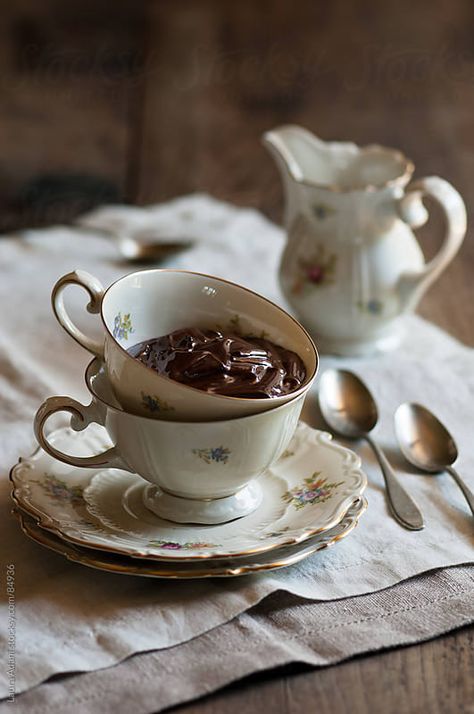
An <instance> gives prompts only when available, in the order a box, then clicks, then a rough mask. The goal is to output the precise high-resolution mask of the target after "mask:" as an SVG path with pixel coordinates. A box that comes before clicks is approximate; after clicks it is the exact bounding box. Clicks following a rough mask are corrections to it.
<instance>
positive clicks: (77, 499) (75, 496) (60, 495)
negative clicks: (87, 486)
mask: <svg viewBox="0 0 474 714" xmlns="http://www.w3.org/2000/svg"><path fill="white" fill-rule="evenodd" d="M36 483H38V484H39V486H40V488H42V489H43V491H44V492H45V493H47V494H48V496H49V497H50V498H52V499H53V500H54V501H57V502H59V503H64V502H69V503H82V502H83V496H82V494H83V488H82V486H70V485H69V484H67V483H66V482H65V481H63V480H62V479H59V478H57V477H56V476H53V474H44V479H43V480H42V481H36Z"/></svg>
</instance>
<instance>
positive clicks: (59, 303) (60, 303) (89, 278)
mask: <svg viewBox="0 0 474 714" xmlns="http://www.w3.org/2000/svg"><path fill="white" fill-rule="evenodd" d="M68 285H80V286H81V287H82V288H84V289H85V290H86V291H87V292H88V293H89V297H90V302H89V303H88V305H87V311H88V312H90V313H92V314H98V313H100V308H101V305H102V298H103V296H104V288H103V287H102V285H101V283H100V282H99V280H97V278H94V276H93V275H90V273H86V272H85V270H74V271H73V272H72V273H67V275H63V276H62V278H59V280H58V282H57V283H56V285H55V286H54V288H53V291H52V293H51V303H52V306H53V311H54V314H55V316H56V319H57V321H58V322H59V324H60V325H61V327H62V328H63V329H64V330H66V332H67V333H68V334H69V335H71V337H72V338H73V339H74V340H75V341H76V342H78V343H79V344H80V345H81V346H82V347H85V349H86V350H88V351H89V352H92V354H93V355H96V356H97V357H102V358H103V356H104V342H103V340H94V339H92V338H91V337H87V335H85V334H84V333H83V332H81V330H79V328H78V327H76V325H75V324H74V323H73V321H72V320H71V318H70V317H69V314H68V312H67V310H66V307H65V305H64V296H63V292H64V290H65V288H66V287H67V286H68Z"/></svg>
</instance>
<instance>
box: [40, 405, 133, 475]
mask: <svg viewBox="0 0 474 714" xmlns="http://www.w3.org/2000/svg"><path fill="white" fill-rule="evenodd" d="M57 412H69V413H70V414H71V428H72V429H74V430H75V431H82V430H83V429H85V428H86V427H87V426H89V424H91V423H92V422H96V423H97V424H101V425H102V426H103V424H104V414H103V411H102V410H101V408H100V405H98V404H96V403H95V402H94V401H92V402H91V403H90V404H89V405H88V406H84V405H83V404H81V403H80V402H77V401H76V400H75V399H71V397H49V398H48V399H46V401H45V402H43V404H42V405H41V406H40V408H39V409H38V411H37V412H36V416H35V420H34V430H35V436H36V438H37V440H38V443H39V445H40V446H41V448H42V449H43V450H44V451H46V453H47V454H49V455H50V456H52V457H53V459H58V461H62V462H63V463H65V464H69V465H71V466H79V467H81V468H84V467H85V468H90V469H97V468H117V469H124V470H125V471H131V469H130V468H129V466H128V465H127V464H126V463H125V461H124V460H123V459H122V457H121V456H120V453H119V452H118V449H117V447H116V446H113V447H112V448H111V449H106V451H103V452H102V453H101V454H96V455H94V456H72V454H65V453H64V452H63V451H60V450H59V449H57V448H56V447H55V446H53V445H52V444H51V442H50V441H49V439H48V438H47V436H46V434H45V432H44V428H45V425H46V422H47V421H48V419H49V417H50V416H52V415H53V414H56V413H57Z"/></svg>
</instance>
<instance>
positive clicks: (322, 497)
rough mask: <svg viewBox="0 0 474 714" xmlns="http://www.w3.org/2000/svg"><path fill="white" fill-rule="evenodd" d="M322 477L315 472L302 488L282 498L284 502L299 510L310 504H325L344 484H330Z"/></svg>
mask: <svg viewBox="0 0 474 714" xmlns="http://www.w3.org/2000/svg"><path fill="white" fill-rule="evenodd" d="M320 476H321V471H315V472H314V474H313V475H312V476H310V477H309V478H305V480H304V483H302V484H301V485H300V486H295V488H292V489H291V491H286V493H284V494H283V496H282V497H281V498H282V500H283V501H285V502H286V503H289V504H291V505H292V506H294V507H295V508H296V509H297V510H299V509H300V508H303V507H304V506H306V505H308V504H309V503H310V504H315V503H325V501H328V500H329V499H330V498H331V496H333V494H334V493H336V491H335V489H337V488H338V487H339V486H342V485H343V484H344V482H343V481H339V482H338V483H335V482H332V483H328V481H327V479H325V478H320Z"/></svg>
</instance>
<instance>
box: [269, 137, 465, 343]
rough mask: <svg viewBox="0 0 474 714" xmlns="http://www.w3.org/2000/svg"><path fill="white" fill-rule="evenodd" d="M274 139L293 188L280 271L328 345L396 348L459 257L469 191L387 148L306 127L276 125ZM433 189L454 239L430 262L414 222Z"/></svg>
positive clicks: (297, 306)
mask: <svg viewBox="0 0 474 714" xmlns="http://www.w3.org/2000/svg"><path fill="white" fill-rule="evenodd" d="M263 141H264V144H265V145H266V146H267V147H268V149H269V150H270V152H271V153H272V155H273V156H274V158H275V160H276V162H277V165H278V167H279V169H280V172H281V176H282V179H283V183H284V186H285V193H286V210H285V225H286V229H287V232H288V243H287V246H286V249H285V251H284V253H283V257H282V262H281V269H280V279H281V284H282V288H283V292H284V294H285V296H286V298H287V299H288V302H289V303H290V305H291V306H292V307H293V308H294V310H295V312H296V314H297V316H298V317H299V318H300V319H301V321H302V322H303V323H304V324H305V326H306V327H307V328H308V329H309V330H310V331H311V332H312V333H313V336H315V337H317V339H318V345H319V346H320V347H321V349H322V351H325V352H332V353H336V354H346V355H357V354H360V355H363V354H370V353H371V352H375V351H377V350H384V349H391V348H393V347H394V346H396V345H397V344H398V342H399V340H400V335H401V334H402V329H401V328H402V320H401V319H400V318H401V317H402V316H403V315H404V314H405V313H406V312H409V311H412V310H414V309H415V307H416V305H417V303H418V301H419V300H420V298H421V296H422V295H423V293H424V292H425V291H426V289H427V288H428V287H429V286H430V285H431V283H432V282H433V281H434V280H436V278H437V277H438V276H439V275H440V273H441V272H442V271H443V270H444V268H445V267H446V266H447V265H448V263H449V262H450V261H451V260H452V259H453V257H454V256H455V254H456V253H457V251H458V250H459V247H460V245H461V243H462V241H463V239H464V235H465V232H466V209H465V206H464V203H463V200H462V198H461V196H460V195H459V193H458V192H457V191H456V190H455V189H454V188H453V187H452V186H451V185H450V184H449V183H448V182H447V181H444V180H443V179H441V178H438V177H435V176H431V177H429V178H424V179H419V180H418V181H415V182H413V183H411V184H409V185H408V186H407V184H408V182H409V180H410V178H411V175H412V173H413V170H414V166H413V164H412V162H411V161H409V160H408V159H407V158H406V157H405V156H403V154H401V153H400V152H398V151H395V150H393V149H387V148H384V147H382V146H376V145H373V146H367V147H364V148H359V147H357V146H356V145H355V144H350V143H339V142H330V143H328V142H324V141H321V140H320V139H318V138H317V137H315V136H314V135H313V134H311V133H310V132H308V131H306V130H305V129H302V128H300V127H297V126H283V127H280V128H278V129H275V130H274V131H270V132H267V133H266V134H265V135H264V137H263ZM423 196H430V197H432V198H433V199H435V200H436V201H437V203H439V205H440V206H441V208H442V209H443V211H444V214H445V216H446V237H445V240H444V242H443V245H442V247H441V248H440V250H439V252H438V253H437V255H436V256H435V257H434V258H433V259H432V260H430V262H428V263H425V260H424V258H423V253H422V251H421V249H420V247H419V245H418V242H417V240H416V238H415V236H414V234H413V231H412V229H413V228H417V227H419V226H421V225H422V224H423V223H425V221H426V220H427V218H428V214H427V211H426V209H425V207H424V206H423V203H422V197H423Z"/></svg>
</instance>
